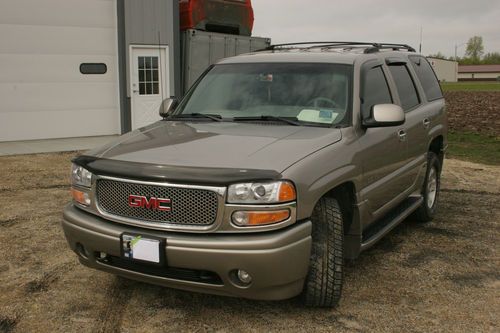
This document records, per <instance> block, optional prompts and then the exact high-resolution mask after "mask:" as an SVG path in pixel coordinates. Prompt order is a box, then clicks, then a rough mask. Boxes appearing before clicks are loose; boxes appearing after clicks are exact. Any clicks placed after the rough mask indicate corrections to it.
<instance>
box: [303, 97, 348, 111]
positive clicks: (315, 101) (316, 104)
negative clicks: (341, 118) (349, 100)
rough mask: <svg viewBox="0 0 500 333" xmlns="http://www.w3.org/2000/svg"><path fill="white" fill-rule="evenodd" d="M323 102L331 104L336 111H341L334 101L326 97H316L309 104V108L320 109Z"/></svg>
mask: <svg viewBox="0 0 500 333" xmlns="http://www.w3.org/2000/svg"><path fill="white" fill-rule="evenodd" d="M321 102H324V103H326V104H329V105H331V106H333V108H334V109H340V107H339V105H338V104H337V103H336V102H335V101H334V100H332V99H329V98H326V97H315V98H313V99H311V100H310V101H309V102H307V104H306V105H307V106H314V107H315V108H317V107H319V104H320V103H321Z"/></svg>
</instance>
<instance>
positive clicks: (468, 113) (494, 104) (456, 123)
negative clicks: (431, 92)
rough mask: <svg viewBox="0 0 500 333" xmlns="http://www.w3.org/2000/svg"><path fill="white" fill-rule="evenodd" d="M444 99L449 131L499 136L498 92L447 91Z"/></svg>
mask: <svg viewBox="0 0 500 333" xmlns="http://www.w3.org/2000/svg"><path fill="white" fill-rule="evenodd" d="M445 98H446V104H447V113H448V124H449V128H450V130H453V131H471V132H479V133H483V134H489V135H496V136H500V92H496V91H495V92H486V91H449V92H446V93H445Z"/></svg>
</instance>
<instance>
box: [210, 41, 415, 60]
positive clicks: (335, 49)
mask: <svg viewBox="0 0 500 333" xmlns="http://www.w3.org/2000/svg"><path fill="white" fill-rule="evenodd" d="M302 44H304V43H298V44H297V45H302ZM305 44H309V43H305ZM311 44H312V43H311ZM318 44H319V45H318V46H312V47H311V46H307V47H284V48H281V47H280V46H282V45H277V47H275V46H270V47H268V48H267V49H265V50H261V51H256V52H252V53H246V54H242V55H239V56H236V57H231V58H226V59H222V60H221V61H220V62H219V64H235V63H264V62H265V63H269V62H281V63H283V62H312V63H314V62H317V63H336V64H349V65H352V64H354V62H355V61H356V59H359V58H364V59H369V58H375V57H376V56H374V55H377V56H380V55H384V56H398V55H399V56H401V55H408V54H416V53H414V51H415V50H414V49H413V48H412V47H410V46H408V45H404V44H377V43H359V44H362V45H365V44H366V45H377V46H380V49H379V48H377V47H373V46H370V47H367V46H366V45H365V46H361V45H360V46H358V45H357V44H358V43H353V45H352V46H344V45H339V46H336V45H326V46H322V45H321V44H322V43H318ZM283 45H284V46H289V45H290V46H293V45H295V44H283ZM383 45H389V47H385V46H383ZM394 45H396V46H394ZM403 50H404V51H403Z"/></svg>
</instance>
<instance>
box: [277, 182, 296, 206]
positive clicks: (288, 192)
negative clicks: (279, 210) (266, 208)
mask: <svg viewBox="0 0 500 333" xmlns="http://www.w3.org/2000/svg"><path fill="white" fill-rule="evenodd" d="M295 199H297V194H296V193H295V187H294V186H293V185H292V183H289V182H283V183H281V186H280V192H279V201H280V202H286V201H294V200H295Z"/></svg>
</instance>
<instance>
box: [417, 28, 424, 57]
mask: <svg viewBox="0 0 500 333" xmlns="http://www.w3.org/2000/svg"><path fill="white" fill-rule="evenodd" d="M423 32H424V28H423V27H422V26H420V45H419V46H418V53H422V36H423Z"/></svg>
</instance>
